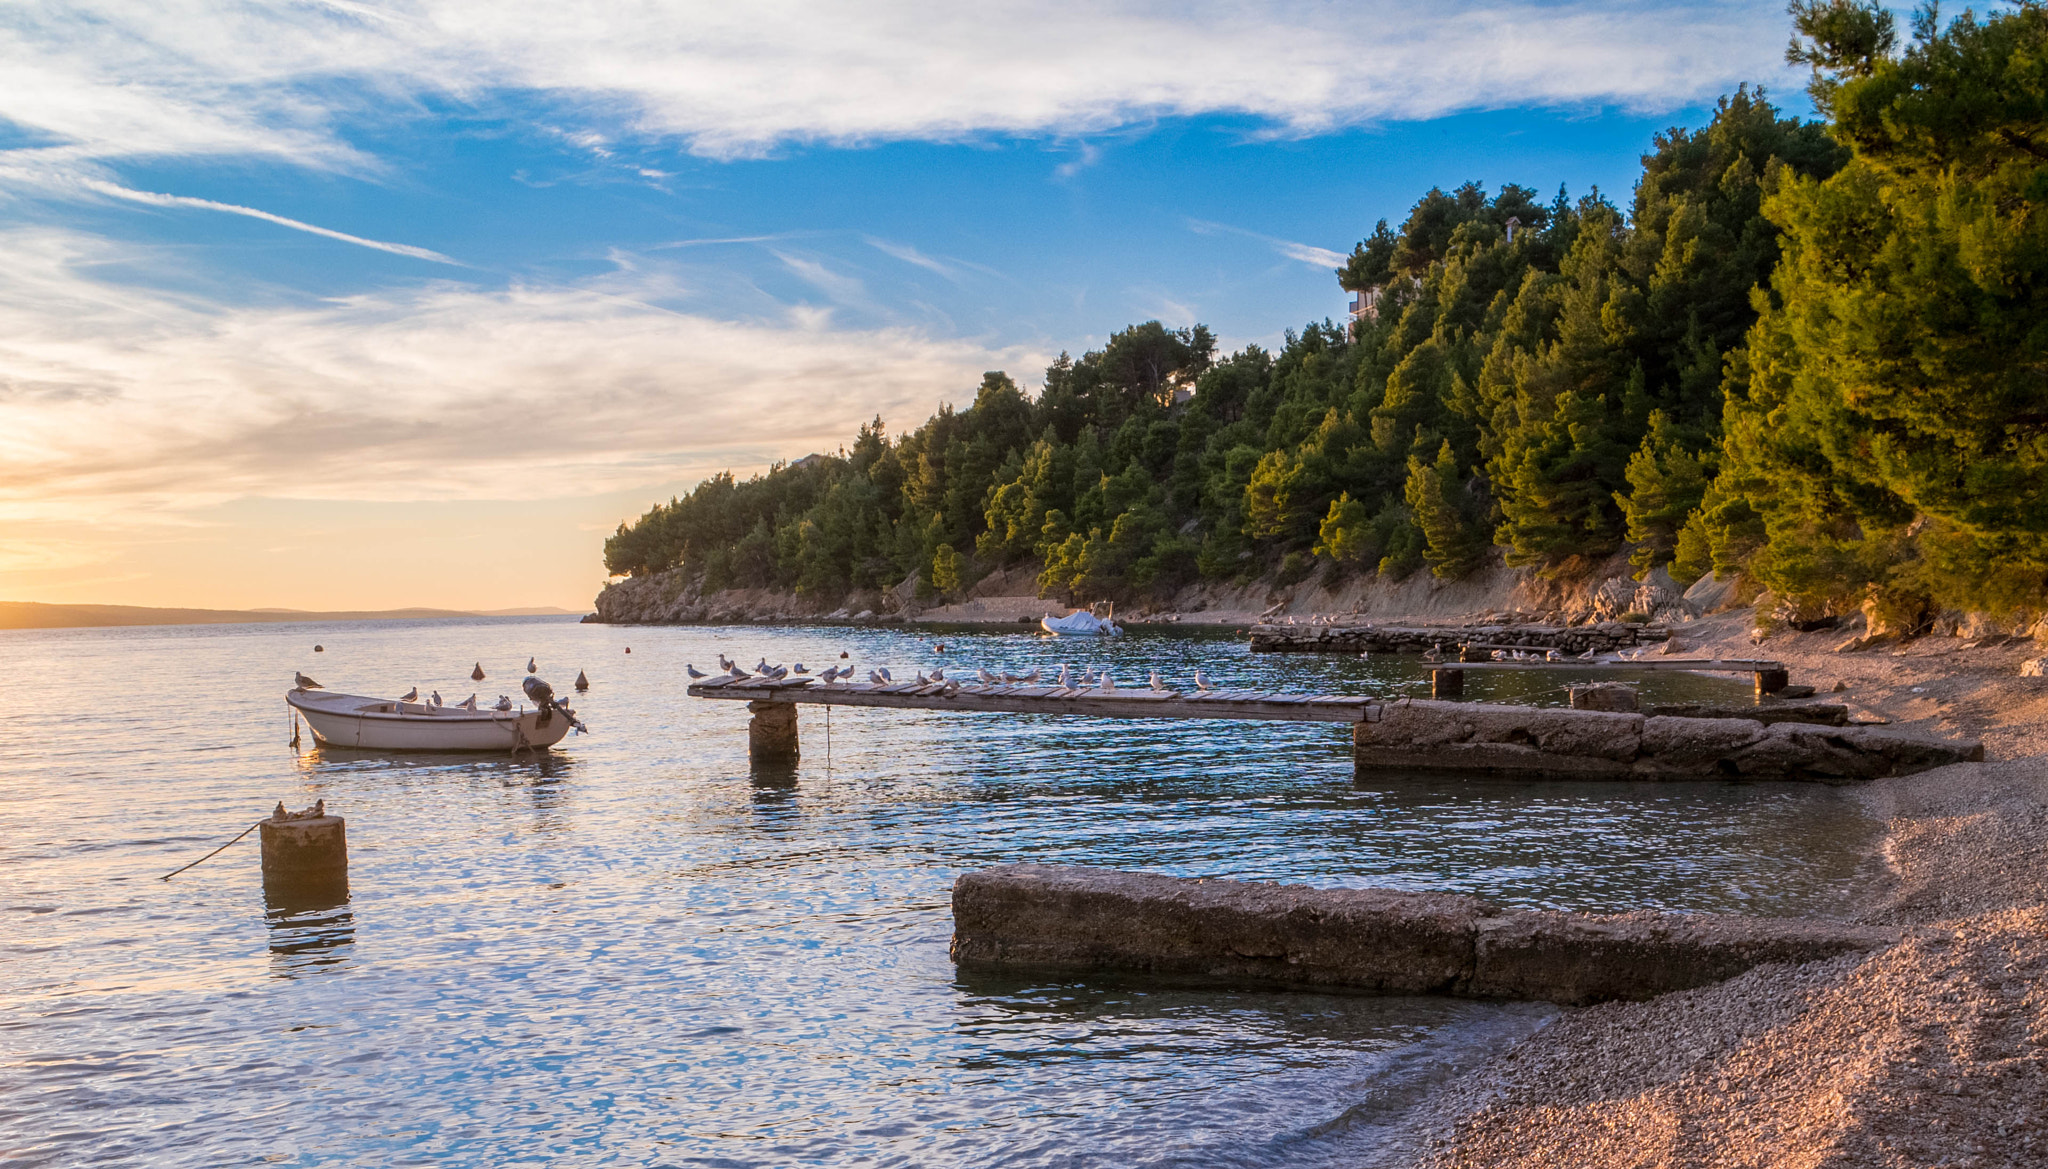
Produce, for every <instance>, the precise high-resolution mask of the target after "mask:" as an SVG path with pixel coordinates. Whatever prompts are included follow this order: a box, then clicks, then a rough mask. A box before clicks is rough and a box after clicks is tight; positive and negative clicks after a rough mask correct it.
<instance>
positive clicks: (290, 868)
mask: <svg viewBox="0 0 2048 1169" xmlns="http://www.w3.org/2000/svg"><path fill="white" fill-rule="evenodd" d="M325 804H326V801H324V800H323V801H321V803H320V805H319V806H318V807H317V809H316V811H317V812H318V813H325V811H326V807H325ZM278 811H279V812H281V813H283V812H284V805H283V804H279V805H278ZM258 835H259V838H260V839H261V840H262V842H263V889H264V892H265V893H266V894H268V895H269V896H270V897H271V898H272V899H273V900H276V899H284V900H291V901H298V900H307V899H311V900H316V901H346V900H348V823H347V821H345V820H343V819H342V818H341V817H340V816H329V815H325V814H315V815H310V816H309V815H306V814H305V813H303V812H302V813H299V814H298V815H296V816H294V815H292V814H290V813H284V814H283V815H272V816H271V817H270V818H269V819H267V820H262V821H259V822H258Z"/></svg>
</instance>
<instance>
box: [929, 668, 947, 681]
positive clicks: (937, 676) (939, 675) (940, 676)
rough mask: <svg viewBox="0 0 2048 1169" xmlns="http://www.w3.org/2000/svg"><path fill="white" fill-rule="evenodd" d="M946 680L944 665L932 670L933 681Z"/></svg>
mask: <svg viewBox="0 0 2048 1169" xmlns="http://www.w3.org/2000/svg"><path fill="white" fill-rule="evenodd" d="M945 680H946V670H945V667H943V666H942V667H940V668H938V669H936V670H933V671H932V681H934V682H943V681H945Z"/></svg>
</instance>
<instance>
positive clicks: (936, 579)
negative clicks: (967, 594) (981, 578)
mask: <svg viewBox="0 0 2048 1169" xmlns="http://www.w3.org/2000/svg"><path fill="white" fill-rule="evenodd" d="M960 562H961V557H960V554H959V553H958V552H955V551H953V546H952V545H951V544H941V545H939V546H938V547H937V548H934V549H932V575H931V582H932V588H934V589H936V590H938V592H939V593H941V594H950V593H957V592H959V591H960V583H961V582H960Z"/></svg>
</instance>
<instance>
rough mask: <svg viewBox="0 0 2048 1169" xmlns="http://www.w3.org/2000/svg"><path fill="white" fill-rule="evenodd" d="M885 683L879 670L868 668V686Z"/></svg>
mask: <svg viewBox="0 0 2048 1169" xmlns="http://www.w3.org/2000/svg"><path fill="white" fill-rule="evenodd" d="M885 684H886V679H884V678H883V677H882V671H880V670H869V671H868V685H870V686H881V685H885Z"/></svg>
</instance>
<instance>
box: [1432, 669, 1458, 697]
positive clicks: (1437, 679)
mask: <svg viewBox="0 0 2048 1169" xmlns="http://www.w3.org/2000/svg"><path fill="white" fill-rule="evenodd" d="M1429 696H1430V697H1431V698H1463V697H1464V696H1465V671H1463V670H1431V671H1430V672H1429Z"/></svg>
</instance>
